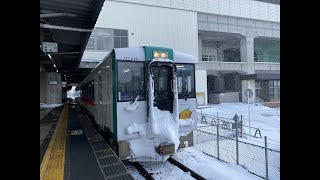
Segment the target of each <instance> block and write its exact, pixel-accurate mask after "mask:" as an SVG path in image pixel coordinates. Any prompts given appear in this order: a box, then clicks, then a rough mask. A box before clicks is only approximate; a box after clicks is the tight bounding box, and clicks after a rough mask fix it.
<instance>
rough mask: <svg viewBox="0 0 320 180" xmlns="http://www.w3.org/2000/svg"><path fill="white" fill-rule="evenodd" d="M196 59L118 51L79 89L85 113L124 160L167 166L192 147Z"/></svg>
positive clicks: (151, 50)
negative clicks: (166, 161)
mask: <svg viewBox="0 0 320 180" xmlns="http://www.w3.org/2000/svg"><path fill="white" fill-rule="evenodd" d="M195 63H196V61H195V59H194V57H193V56H192V55H189V54H185V53H181V52H177V51H173V50H172V49H170V48H163V47H151V46H144V47H139V48H118V49H114V50H113V51H112V52H111V53H110V54H109V55H107V56H106V57H105V58H104V59H103V61H102V62H101V63H100V64H99V65H98V66H97V67H96V68H94V69H93V70H92V71H91V72H90V74H89V75H88V76H87V77H86V78H85V79H84V80H83V82H81V83H80V84H79V86H78V87H77V90H81V96H80V97H79V98H77V101H78V103H79V104H80V106H81V107H83V108H85V109H86V110H87V112H89V113H90V115H91V116H92V117H93V118H94V121H95V122H96V124H97V125H98V126H99V128H100V129H101V131H102V132H104V133H105V134H107V135H108V137H109V138H110V142H111V144H113V145H114V147H113V148H114V150H115V152H116V153H117V154H118V156H119V157H120V159H122V160H125V159H128V160H131V161H165V160H166V159H167V158H168V157H169V156H170V155H172V154H174V153H175V152H176V150H177V149H178V148H184V147H188V146H193V131H194V130H195V129H196V127H197V116H196V106H197V105H196V88H195Z"/></svg>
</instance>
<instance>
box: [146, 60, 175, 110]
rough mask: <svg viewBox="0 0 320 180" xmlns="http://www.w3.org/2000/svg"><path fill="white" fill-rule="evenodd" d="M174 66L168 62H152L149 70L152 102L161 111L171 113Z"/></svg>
mask: <svg viewBox="0 0 320 180" xmlns="http://www.w3.org/2000/svg"><path fill="white" fill-rule="evenodd" d="M174 68H175V66H174V64H173V63H168V62H153V63H152V65H151V67H150V71H151V73H152V74H153V81H154V97H155V98H154V104H153V106H155V107H157V108H158V109H160V110H163V111H170V112H171V113H173V102H174V86H173V72H174V71H175V70H174Z"/></svg>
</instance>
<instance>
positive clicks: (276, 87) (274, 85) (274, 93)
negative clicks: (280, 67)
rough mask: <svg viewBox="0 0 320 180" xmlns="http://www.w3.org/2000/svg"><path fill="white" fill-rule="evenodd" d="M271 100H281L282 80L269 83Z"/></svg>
mask: <svg viewBox="0 0 320 180" xmlns="http://www.w3.org/2000/svg"><path fill="white" fill-rule="evenodd" d="M269 98H270V99H274V100H277V99H280V80H270V81H269Z"/></svg>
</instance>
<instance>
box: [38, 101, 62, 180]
mask: <svg viewBox="0 0 320 180" xmlns="http://www.w3.org/2000/svg"><path fill="white" fill-rule="evenodd" d="M67 122H68V105H67V104H65V105H64V108H63V110H62V113H61V116H60V119H59V122H58V124H57V127H56V130H55V132H54V134H53V136H52V139H51V141H50V143H49V146H48V148H47V151H46V153H45V155H44V157H43V160H42V162H41V165H40V179H41V180H48V179H54V180H63V178H64V161H65V150H66V137H67Z"/></svg>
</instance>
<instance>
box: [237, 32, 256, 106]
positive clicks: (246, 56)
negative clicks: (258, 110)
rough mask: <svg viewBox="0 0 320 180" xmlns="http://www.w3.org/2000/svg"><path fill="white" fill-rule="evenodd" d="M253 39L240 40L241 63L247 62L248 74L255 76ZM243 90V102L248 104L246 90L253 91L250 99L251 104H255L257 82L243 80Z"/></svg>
mask: <svg viewBox="0 0 320 180" xmlns="http://www.w3.org/2000/svg"><path fill="white" fill-rule="evenodd" d="M253 39H254V38H253V37H245V38H242V39H241V40H240V55H241V61H242V62H247V65H248V66H247V67H248V68H247V69H246V73H247V74H254V73H255V70H254V43H253ZM241 86H242V87H241V90H242V102H246V98H245V95H244V91H245V90H246V89H248V88H249V89H251V90H252V91H253V96H252V97H251V98H250V100H249V103H253V102H254V99H255V97H256V94H255V80H242V81H241Z"/></svg>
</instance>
